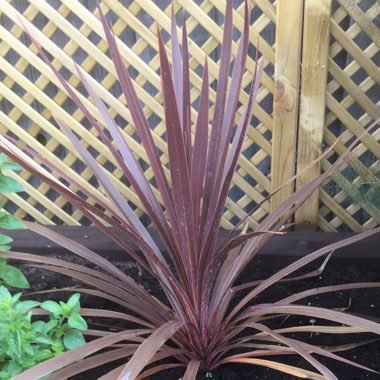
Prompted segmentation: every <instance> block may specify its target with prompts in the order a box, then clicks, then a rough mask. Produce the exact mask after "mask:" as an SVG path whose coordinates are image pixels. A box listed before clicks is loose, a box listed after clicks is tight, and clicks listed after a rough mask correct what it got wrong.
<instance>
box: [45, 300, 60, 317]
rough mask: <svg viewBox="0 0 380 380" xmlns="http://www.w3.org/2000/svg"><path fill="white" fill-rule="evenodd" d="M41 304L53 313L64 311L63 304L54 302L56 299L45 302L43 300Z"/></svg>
mask: <svg viewBox="0 0 380 380" xmlns="http://www.w3.org/2000/svg"><path fill="white" fill-rule="evenodd" d="M40 306H41V308H42V309H45V310H47V311H50V313H53V314H62V313H63V309H62V306H61V305H60V304H58V303H57V302H54V301H50V300H49V301H44V302H42V304H41V305H40Z"/></svg>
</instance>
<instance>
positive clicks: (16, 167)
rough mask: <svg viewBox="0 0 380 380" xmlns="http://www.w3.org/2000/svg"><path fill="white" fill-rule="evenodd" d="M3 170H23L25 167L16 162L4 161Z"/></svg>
mask: <svg viewBox="0 0 380 380" xmlns="http://www.w3.org/2000/svg"><path fill="white" fill-rule="evenodd" d="M2 170H12V171H14V172H20V171H21V170H23V168H22V166H21V165H19V164H18V163H16V162H4V163H3V166H2Z"/></svg>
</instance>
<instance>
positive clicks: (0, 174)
mask: <svg viewBox="0 0 380 380" xmlns="http://www.w3.org/2000/svg"><path fill="white" fill-rule="evenodd" d="M4 170H13V171H19V170H22V167H21V166H20V165H19V164H16V163H15V162H11V161H9V159H8V157H7V156H6V155H5V154H4V153H0V194H4V193H18V192H20V191H23V190H24V189H23V187H22V185H21V184H20V183H18V182H17V181H16V180H15V179H13V178H11V177H9V176H7V175H5V174H4ZM4 203H5V202H4V201H3V200H1V201H0V228H4V229H7V230H19V229H25V228H26V226H25V224H24V223H22V222H21V221H19V220H18V219H17V218H15V217H14V216H13V215H11V214H9V212H7V211H5V210H3V209H2V207H3V206H4ZM12 242H13V239H12V238H11V237H10V236H7V235H4V234H0V252H6V251H9V250H10V248H11V247H10V245H9V244H10V243H12ZM0 285H4V286H7V287H9V286H11V287H15V288H22V289H27V288H29V287H30V285H29V283H28V280H27V279H26V278H25V276H24V275H23V273H22V272H21V271H20V270H19V269H17V268H15V267H14V266H12V265H8V264H7V262H6V260H5V259H3V258H0Z"/></svg>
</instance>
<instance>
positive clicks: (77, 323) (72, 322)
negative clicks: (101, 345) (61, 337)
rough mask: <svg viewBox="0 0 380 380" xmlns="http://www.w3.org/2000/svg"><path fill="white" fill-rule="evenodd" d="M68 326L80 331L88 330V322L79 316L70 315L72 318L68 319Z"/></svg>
mask: <svg viewBox="0 0 380 380" xmlns="http://www.w3.org/2000/svg"><path fill="white" fill-rule="evenodd" d="M68 324H69V326H70V327H72V328H74V329H78V330H86V329H87V323H86V321H85V320H84V319H83V317H81V316H80V315H79V314H72V315H70V317H69V319H68Z"/></svg>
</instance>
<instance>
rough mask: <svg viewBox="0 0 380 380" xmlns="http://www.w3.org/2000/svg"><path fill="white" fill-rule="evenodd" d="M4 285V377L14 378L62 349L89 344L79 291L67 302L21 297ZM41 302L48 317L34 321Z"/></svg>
mask: <svg viewBox="0 0 380 380" xmlns="http://www.w3.org/2000/svg"><path fill="white" fill-rule="evenodd" d="M21 295H22V294H21V293H17V294H15V295H12V294H11V293H10V292H9V290H8V289H7V288H6V287H5V286H0V379H11V378H12V377H13V376H15V375H17V374H18V373H20V372H22V371H23V370H25V369H27V368H30V367H33V366H34V365H36V364H37V363H39V362H42V361H44V360H46V359H48V358H51V357H53V356H57V355H59V354H61V353H62V352H64V351H66V350H69V349H73V348H76V347H79V346H81V345H83V344H85V343H86V342H85V340H84V338H83V335H82V333H81V332H80V331H79V330H86V329H87V324H86V321H85V320H84V319H83V318H82V317H81V316H80V314H79V312H80V303H79V297H80V295H79V293H75V294H73V295H72V296H71V297H70V298H69V300H68V301H67V302H66V303H65V302H62V301H61V302H59V303H58V302H54V301H45V302H42V303H40V302H38V301H21V300H20V297H21ZM37 306H40V307H41V308H42V309H45V310H47V311H48V312H49V316H48V320H47V321H43V320H38V321H35V322H32V312H31V309H32V308H34V307H37Z"/></svg>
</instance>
